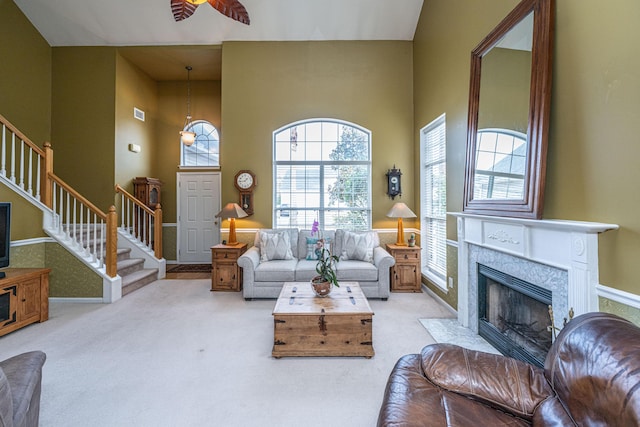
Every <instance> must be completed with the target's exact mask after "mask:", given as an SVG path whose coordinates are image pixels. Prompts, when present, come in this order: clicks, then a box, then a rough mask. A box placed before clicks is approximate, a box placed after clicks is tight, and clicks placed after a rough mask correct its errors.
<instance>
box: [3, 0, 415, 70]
mask: <svg viewBox="0 0 640 427" xmlns="http://www.w3.org/2000/svg"><path fill="white" fill-rule="evenodd" d="M241 1H242V4H243V5H244V6H245V8H246V9H247V12H248V13H249V17H250V19H251V25H249V26H247V25H244V24H241V23H239V22H236V21H233V20H231V19H229V18H227V17H225V16H223V15H222V14H221V13H219V12H218V11H216V10H215V9H214V8H213V7H211V6H210V5H209V4H207V3H204V4H201V5H200V6H198V8H197V10H196V11H195V13H194V14H193V15H192V16H191V17H189V18H187V19H185V20H183V21H180V22H175V20H174V19H173V14H172V12H171V0H14V2H15V4H16V5H17V6H18V7H19V8H20V9H21V10H22V12H23V13H24V14H25V15H26V16H27V18H28V19H29V20H30V21H31V23H32V24H33V25H34V26H35V27H36V28H37V29H38V31H39V32H40V34H42V36H43V37H44V38H45V39H46V40H47V42H48V43H49V45H51V46H54V47H60V46H136V47H128V48H126V49H121V50H120V52H121V53H122V55H123V56H125V57H126V58H127V59H128V60H129V61H131V62H133V63H134V64H136V65H137V66H138V67H140V68H141V69H142V70H143V71H144V72H146V73H147V74H148V75H149V76H151V78H153V79H155V80H158V81H160V80H185V79H186V71H185V65H190V66H192V67H193V71H192V72H191V78H192V79H193V80H219V79H220V78H221V63H222V54H221V50H220V48H219V45H220V44H221V43H222V42H224V41H227V40H245V41H300V40H413V36H414V33H415V30H416V26H417V23H418V18H419V16H420V11H421V9H422V3H423V0H241ZM139 46H154V48H148V47H144V48H141V47H139Z"/></svg>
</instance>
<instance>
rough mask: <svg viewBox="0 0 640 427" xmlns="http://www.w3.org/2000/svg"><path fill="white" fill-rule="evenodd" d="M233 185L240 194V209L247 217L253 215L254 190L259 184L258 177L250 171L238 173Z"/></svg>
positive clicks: (245, 170)
mask: <svg viewBox="0 0 640 427" xmlns="http://www.w3.org/2000/svg"><path fill="white" fill-rule="evenodd" d="M233 184H234V185H235V186H236V188H237V189H238V191H239V192H240V203H239V204H240V207H241V208H242V209H243V210H244V211H245V212H246V213H247V215H253V190H254V189H255V187H256V184H257V182H256V175H255V174H254V173H253V172H251V171H250V170H248V169H244V170H241V171H238V173H237V174H236V176H235V179H234V181H233Z"/></svg>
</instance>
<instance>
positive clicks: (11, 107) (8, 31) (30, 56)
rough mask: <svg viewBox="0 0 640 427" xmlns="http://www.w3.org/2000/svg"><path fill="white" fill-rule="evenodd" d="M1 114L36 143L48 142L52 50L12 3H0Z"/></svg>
mask: <svg viewBox="0 0 640 427" xmlns="http://www.w3.org/2000/svg"><path fill="white" fill-rule="evenodd" d="M0 58H2V60H1V61H0V115H2V116H4V117H5V118H6V119H7V120H9V121H10V122H11V123H12V124H13V125H14V126H16V127H17V128H18V129H20V131H21V132H22V133H24V134H25V135H26V136H27V137H28V138H29V139H31V140H32V141H33V142H34V143H35V144H37V145H39V146H40V147H42V144H43V143H44V142H45V141H49V140H50V139H51V48H50V47H49V45H48V44H47V42H46V40H45V39H44V38H42V36H41V35H40V33H38V32H37V31H36V29H35V28H34V27H33V26H32V25H31V23H30V22H29V20H28V19H27V18H26V17H25V16H24V15H23V14H22V12H21V11H20V9H18V7H17V6H16V5H15V3H14V2H13V1H11V0H0Z"/></svg>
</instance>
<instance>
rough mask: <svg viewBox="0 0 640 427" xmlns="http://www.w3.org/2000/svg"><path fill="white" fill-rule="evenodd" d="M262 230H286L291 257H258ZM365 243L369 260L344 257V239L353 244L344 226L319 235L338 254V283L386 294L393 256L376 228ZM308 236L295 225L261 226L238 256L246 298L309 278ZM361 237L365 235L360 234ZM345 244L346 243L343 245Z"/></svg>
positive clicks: (312, 271)
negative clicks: (263, 227)
mask: <svg viewBox="0 0 640 427" xmlns="http://www.w3.org/2000/svg"><path fill="white" fill-rule="evenodd" d="M261 232H263V233H267V234H275V233H281V234H280V235H281V236H282V235H283V234H282V232H288V233H289V239H290V248H291V254H292V255H293V257H292V259H274V260H268V261H261V257H260V255H261V243H260V242H261V240H260V235H261ZM366 233H368V234H367V236H366V237H367V245H364V246H366V247H371V248H370V249H369V252H368V255H369V256H370V260H371V261H372V262H368V261H361V260H357V259H347V258H349V257H348V256H345V254H346V252H343V242H347V241H346V240H345V239H346V238H347V237H351V238H352V239H351V241H350V242H349V243H348V244H350V245H353V235H354V234H358V235H361V234H364V233H352V232H349V231H346V230H336V231H335V232H334V231H325V232H323V234H322V237H323V238H325V239H327V238H328V239H330V241H331V252H332V253H333V254H336V255H338V256H341V255H342V257H341V260H340V261H339V262H338V263H337V264H336V273H337V276H338V283H340V282H343V281H344V282H347V281H353V282H359V283H360V287H361V288H362V291H363V292H364V294H365V296H366V297H367V298H380V299H383V300H386V299H387V298H388V297H389V269H390V268H391V267H392V266H393V265H394V264H395V259H394V258H393V257H392V256H391V255H389V253H388V252H387V251H386V250H385V249H384V248H382V247H380V240H379V238H378V234H377V233H376V232H366ZM307 237H311V232H310V230H302V231H299V230H298V229H297V228H287V229H263V230H259V231H258V232H257V233H256V237H255V240H254V246H252V247H251V248H249V249H248V250H247V251H246V252H245V253H244V254H243V255H242V256H241V257H240V258H239V259H238V265H239V266H240V267H242V269H243V279H242V292H243V296H244V298H245V299H247V300H251V299H253V298H277V297H278V295H280V291H281V290H282V285H283V283H284V282H310V281H311V279H312V278H313V277H314V276H316V275H317V273H316V264H317V261H316V260H307V259H306V257H307ZM363 238H364V236H363ZM344 246H345V247H346V246H347V245H344Z"/></svg>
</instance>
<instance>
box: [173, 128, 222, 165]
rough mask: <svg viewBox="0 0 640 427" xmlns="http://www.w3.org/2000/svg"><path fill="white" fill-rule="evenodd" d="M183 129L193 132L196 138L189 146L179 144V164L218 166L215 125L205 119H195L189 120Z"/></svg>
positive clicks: (218, 147)
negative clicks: (189, 122) (193, 120)
mask: <svg viewBox="0 0 640 427" xmlns="http://www.w3.org/2000/svg"><path fill="white" fill-rule="evenodd" d="M184 130H188V131H191V132H195V134H196V140H195V142H194V143H193V145H190V146H186V145H184V144H182V143H181V144H180V145H181V146H182V150H181V152H180V166H182V167H198V168H213V167H220V137H219V136H218V130H217V129H216V128H215V126H213V125H212V124H211V123H209V122H207V121H205V120H197V121H195V122H191V124H190V125H189V126H187V127H186V128H184Z"/></svg>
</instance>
